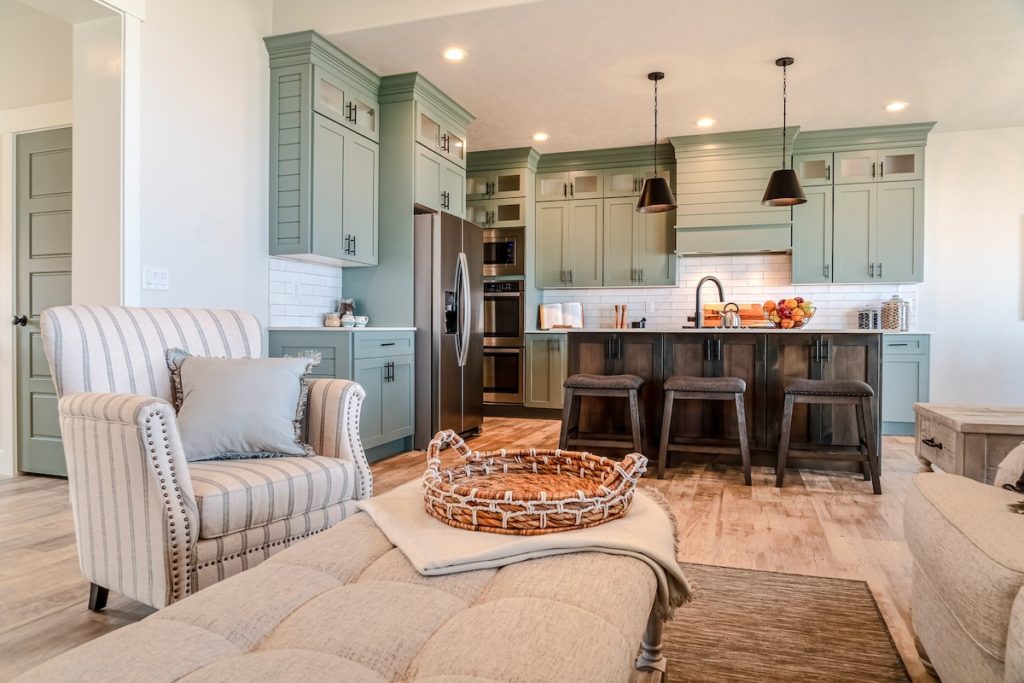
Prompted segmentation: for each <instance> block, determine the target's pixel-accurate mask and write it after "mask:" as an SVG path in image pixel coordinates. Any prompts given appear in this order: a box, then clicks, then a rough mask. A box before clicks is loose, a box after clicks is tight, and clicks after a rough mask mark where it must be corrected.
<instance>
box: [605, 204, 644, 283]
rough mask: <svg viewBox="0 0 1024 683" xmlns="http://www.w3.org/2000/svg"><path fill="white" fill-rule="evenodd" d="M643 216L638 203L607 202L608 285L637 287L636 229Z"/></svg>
mask: <svg viewBox="0 0 1024 683" xmlns="http://www.w3.org/2000/svg"><path fill="white" fill-rule="evenodd" d="M640 216H643V214H639V213H637V211H636V199H635V198H633V197H621V198H618V199H605V200H604V284H605V286H606V287H610V286H618V287H628V286H631V285H635V284H637V279H638V278H637V270H638V269H637V267H636V255H635V253H634V250H635V248H636V245H637V236H636V235H635V234H634V233H635V231H636V225H637V223H639V222H640V221H639V220H638V217H640Z"/></svg>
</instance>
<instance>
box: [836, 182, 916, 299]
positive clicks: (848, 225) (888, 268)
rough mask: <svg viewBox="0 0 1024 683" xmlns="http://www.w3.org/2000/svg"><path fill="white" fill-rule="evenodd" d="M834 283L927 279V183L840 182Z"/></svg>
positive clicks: (837, 198) (837, 199)
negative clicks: (925, 260)
mask: <svg viewBox="0 0 1024 683" xmlns="http://www.w3.org/2000/svg"><path fill="white" fill-rule="evenodd" d="M834 190H835V205H834V218H833V224H834V232H833V235H834V237H833V239H834V248H833V266H834V273H833V282H836V283H863V282H921V281H922V280H923V279H924V267H923V266H924V263H923V262H924V182H923V181H921V180H911V181H903V182H886V183H860V184H851V185H836V186H835V188H834Z"/></svg>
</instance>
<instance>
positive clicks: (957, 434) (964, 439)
mask: <svg viewBox="0 0 1024 683" xmlns="http://www.w3.org/2000/svg"><path fill="white" fill-rule="evenodd" d="M914 414H915V416H916V429H915V432H916V445H915V451H914V452H915V455H917V460H918V462H919V463H920V465H921V469H920V470H919V471H921V472H930V471H931V470H932V466H933V465H934V466H936V467H938V468H939V469H940V470H942V471H943V472H948V473H949V474H959V475H960V476H963V477H968V478H969V479H974V480H975V481H980V482H984V483H986V484H991V483H992V482H993V480H994V479H995V475H996V468H998V467H999V463H1001V462H1002V461H1003V458H1005V457H1006V454H1007V453H1009V452H1010V451H1011V450H1013V449H1014V448H1016V447H1017V446H1019V445H1020V444H1021V443H1024V408H998V407H985V406H961V405H940V404H935V403H915V404H914Z"/></svg>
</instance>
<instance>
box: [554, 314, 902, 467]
mask: <svg viewBox="0 0 1024 683" xmlns="http://www.w3.org/2000/svg"><path fill="white" fill-rule="evenodd" d="M568 332H569V334H567V335H566V339H567V346H568V364H567V374H568V375H574V374H577V373H586V374H597V375H617V374H632V375H638V376H640V377H641V378H643V380H644V384H643V387H642V389H641V391H640V398H641V401H642V403H643V413H644V417H645V422H646V424H647V443H646V447H645V453H646V454H647V455H648V456H649V457H655V458H656V457H657V444H658V443H659V431H660V428H661V426H662V405H663V401H664V392H663V384H664V382H665V381H666V380H667V379H668V378H669V377H673V376H676V375H686V376H691V377H739V378H741V379H743V380H744V381H745V382H746V385H747V390H746V392H745V396H744V400H745V404H746V414H747V427H748V432H749V433H748V437H749V443H750V446H751V450H752V453H753V457H754V460H753V461H754V463H755V464H760V465H772V464H774V461H775V454H776V450H777V448H778V444H779V438H780V433H781V424H782V414H783V408H784V405H783V404H784V399H785V395H784V387H785V383H786V381H787V380H790V379H795V378H806V379H823V380H858V381H862V382H867V383H868V384H869V385H870V386H871V387H872V388H873V389H874V391H875V396H876V397H878V398H876V399H875V410H874V411H872V412H873V414H872V416H871V419H872V421H873V422H874V424H875V433H876V434H879V433H880V431H879V427H880V419H881V411H880V410H879V403H880V397H881V389H882V376H881V364H882V346H883V335H886V334H888V332H887V331H885V330H850V329H839V330H827V329H815V328H814V327H813V326H812V327H811V328H810V329H803V330H779V329H775V328H747V329H738V330H733V329H729V330H726V329H721V328H702V329H694V328H678V327H675V328H645V329H625V330H618V329H582V330H570V331H568ZM620 403H621V402H619V403H616V399H612V398H605V397H586V398H585V399H584V400H583V402H582V405H581V406H580V431H581V432H592V433H597V434H615V435H624V434H628V432H629V428H628V425H627V424H626V421H625V417H624V411H623V410H622V408H621V405H620ZM688 403H689V405H687V407H686V409H685V410H682V409H681V410H679V411H678V413H677V415H676V417H675V418H674V420H673V426H672V435H673V437H675V438H679V437H685V438H688V439H694V440H696V441H697V442H698V443H699V444H700V445H694V447H693V448H692V449H688V450H687V452H686V453H681V454H679V455H678V457H683V458H686V459H690V460H696V461H697V462H729V463H733V462H735V463H738V462H739V450H738V447H737V443H736V439H737V435H736V427H735V424H736V423H735V417H734V415H735V413H734V412H730V411H734V410H735V408H734V407H732V405H731V403H730V402H728V401H702V402H701V401H692V402H688ZM858 440H859V439H858V434H857V422H856V414H855V412H854V410H853V409H852V408H851V407H850V406H835V407H833V406H828V405H822V406H814V407H812V408H811V409H809V410H808V409H805V410H799V411H797V413H796V414H795V416H794V423H793V442H794V443H802V444H812V446H813V447H814V448H815V449H816V450H817V449H821V450H832V449H834V448H840V450H842V449H843V448H842V447H847V446H849V447H854V448H855V447H856V444H857V443H858ZM598 452H599V453H600V454H602V455H603V454H606V453H603V452H601V451H600V450H599V451H598ZM791 459H794V464H793V466H794V467H801V466H811V467H815V468H830V469H845V470H851V469H854V468H858V467H859V463H850V462H839V461H836V460H816V459H814V458H813V456H811V457H807V456H806V455H805V454H803V453H800V454H797V453H794V454H793V455H791ZM798 461H799V462H798Z"/></svg>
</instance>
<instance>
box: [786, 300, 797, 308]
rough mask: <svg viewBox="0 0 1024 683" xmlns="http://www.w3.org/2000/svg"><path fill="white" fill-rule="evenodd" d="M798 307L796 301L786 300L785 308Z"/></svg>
mask: <svg viewBox="0 0 1024 683" xmlns="http://www.w3.org/2000/svg"><path fill="white" fill-rule="evenodd" d="M799 305H800V304H798V303H797V301H796V299H786V308H796V307H798V306H799Z"/></svg>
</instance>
